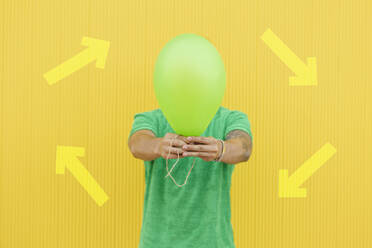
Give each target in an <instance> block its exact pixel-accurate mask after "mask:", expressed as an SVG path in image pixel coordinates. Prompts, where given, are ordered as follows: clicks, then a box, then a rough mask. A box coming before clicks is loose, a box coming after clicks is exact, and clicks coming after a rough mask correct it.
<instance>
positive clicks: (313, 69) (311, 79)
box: [289, 57, 318, 86]
mask: <svg viewBox="0 0 372 248" xmlns="http://www.w3.org/2000/svg"><path fill="white" fill-rule="evenodd" d="M304 66H305V65H304ZM317 84H318V80H317V66H316V58H315V57H311V58H307V66H305V67H304V70H303V71H302V72H301V73H299V74H298V75H297V76H295V77H290V78H289V85H291V86H313V85H317Z"/></svg>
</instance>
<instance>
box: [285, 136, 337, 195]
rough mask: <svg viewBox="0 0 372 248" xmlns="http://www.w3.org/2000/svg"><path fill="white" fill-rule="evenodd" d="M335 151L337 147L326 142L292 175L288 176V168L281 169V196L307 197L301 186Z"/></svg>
mask: <svg viewBox="0 0 372 248" xmlns="http://www.w3.org/2000/svg"><path fill="white" fill-rule="evenodd" d="M335 153H336V148H334V147H333V146H332V145H331V144H329V143H326V144H325V145H324V146H323V147H322V148H320V150H319V151H317V152H316V153H315V154H314V155H313V156H311V157H310V158H309V159H308V160H307V161H305V163H303V164H302V166H301V167H300V168H298V169H297V170H296V171H295V172H294V173H293V174H292V175H291V176H290V177H288V170H279V197H281V198H285V197H288V198H294V197H306V189H304V188H299V187H300V186H301V184H303V183H304V182H305V181H306V180H307V179H308V178H309V177H310V176H312V175H313V174H314V173H315V172H316V171H317V170H318V169H319V168H320V167H322V165H323V164H325V162H327V160H328V159H330V158H331V157H332V156H333V155H334V154H335Z"/></svg>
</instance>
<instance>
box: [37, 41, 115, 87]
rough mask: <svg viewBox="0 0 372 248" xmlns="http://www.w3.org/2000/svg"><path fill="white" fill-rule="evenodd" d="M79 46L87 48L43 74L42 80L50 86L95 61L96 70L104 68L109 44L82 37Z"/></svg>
mask: <svg viewBox="0 0 372 248" xmlns="http://www.w3.org/2000/svg"><path fill="white" fill-rule="evenodd" d="M81 44H82V45H83V46H87V48H86V49H84V50H83V51H81V52H80V53H78V54H77V55H75V56H74V57H72V58H70V59H68V60H66V61H65V62H63V63H62V64H60V65H58V66H57V67H55V68H53V69H51V70H50V71H48V72H47V73H45V74H44V78H45V79H46V80H47V81H48V83H49V84H50V85H52V84H55V83H56V82H58V81H60V80H62V79H63V78H65V77H67V76H69V75H70V74H72V73H74V72H75V71H77V70H79V69H81V68H83V67H84V66H86V65H87V64H89V63H91V62H93V61H95V60H96V67H97V68H101V69H103V68H104V67H105V63H106V57H107V54H108V50H109V47H110V42H108V41H105V40H99V39H93V38H89V37H83V39H82V41H81Z"/></svg>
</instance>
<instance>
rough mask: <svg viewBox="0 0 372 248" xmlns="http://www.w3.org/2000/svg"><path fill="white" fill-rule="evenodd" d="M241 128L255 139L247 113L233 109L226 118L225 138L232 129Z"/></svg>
mask: <svg viewBox="0 0 372 248" xmlns="http://www.w3.org/2000/svg"><path fill="white" fill-rule="evenodd" d="M235 129H239V130H243V131H245V132H247V133H248V134H249V135H250V136H251V140H252V141H253V135H252V131H251V124H250V122H249V120H248V117H247V115H246V114H245V113H243V112H241V111H237V110H233V111H231V113H230V114H229V115H228V116H227V118H226V129H225V133H224V138H226V135H227V134H228V133H229V132H231V131H232V130H235Z"/></svg>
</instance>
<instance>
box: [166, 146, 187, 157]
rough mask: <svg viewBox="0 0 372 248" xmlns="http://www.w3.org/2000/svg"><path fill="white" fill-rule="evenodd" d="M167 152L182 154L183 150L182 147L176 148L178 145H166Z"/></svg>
mask: <svg viewBox="0 0 372 248" xmlns="http://www.w3.org/2000/svg"><path fill="white" fill-rule="evenodd" d="M165 153H166V154H168V153H171V154H176V155H177V154H180V155H181V154H182V153H183V150H182V149H181V148H176V147H170V146H168V147H166V148H165Z"/></svg>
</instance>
